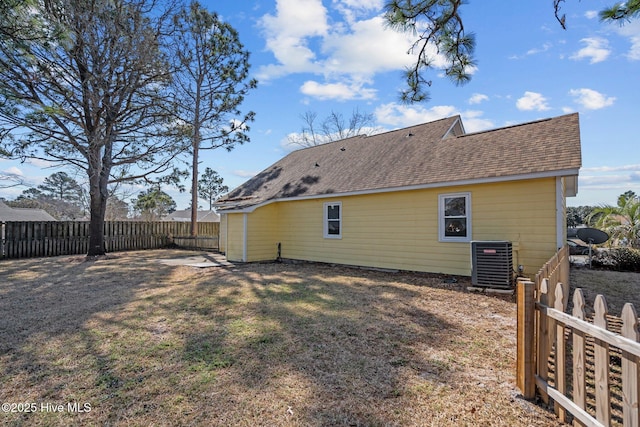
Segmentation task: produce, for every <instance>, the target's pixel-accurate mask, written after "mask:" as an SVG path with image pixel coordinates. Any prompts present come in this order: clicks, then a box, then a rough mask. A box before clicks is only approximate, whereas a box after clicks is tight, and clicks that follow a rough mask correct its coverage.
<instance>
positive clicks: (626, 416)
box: [621, 303, 640, 427]
mask: <svg viewBox="0 0 640 427" xmlns="http://www.w3.org/2000/svg"><path fill="white" fill-rule="evenodd" d="M621 317H622V336H623V337H625V338H628V339H630V340H631V341H636V342H638V341H640V333H639V332H638V315H637V314H636V310H635V308H634V307H633V304H629V303H627V304H625V305H624V307H623V308H622V315H621ZM621 364H622V378H629V379H630V380H629V381H624V382H623V383H622V420H623V424H624V425H625V426H632V427H638V426H639V425H640V410H639V409H638V405H639V402H638V396H640V371H639V368H638V365H639V364H640V357H638V356H636V355H633V354H631V353H629V352H627V351H624V350H623V351H622V362H621ZM633 378H636V381H635V384H634V381H633V380H632V379H633Z"/></svg>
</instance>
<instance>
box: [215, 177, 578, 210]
mask: <svg viewBox="0 0 640 427" xmlns="http://www.w3.org/2000/svg"><path fill="white" fill-rule="evenodd" d="M579 169H580V168H569V169H561V170H555V171H545V172H535V173H529V174H522V175H507V176H495V177H485V178H476V179H467V180H460V181H447V182H434V183H428V184H417V185H408V186H403V187H388V188H376V189H371V190H361V191H347V192H342V193H327V194H314V195H309V196H297V197H283V198H277V199H269V200H265V201H262V202H259V203H255V204H252V205H248V206H239V205H238V206H233V207H231V206H230V207H228V208H223V207H218V212H219V213H221V214H229V213H251V212H253V211H254V210H256V209H258V208H259V207H262V206H265V205H269V204H272V203H277V202H291V201H297V200H312V199H328V198H336V197H349V196H361V195H367V194H380V193H392V192H396V191H411V190H425V189H430V188H444V187H454V186H461V185H477V184H492V183H498V182H507V181H523V180H528V179H539V178H552V177H567V178H569V179H567V189H566V192H565V193H566V196H567V197H573V196H575V195H576V194H577V192H578V171H579Z"/></svg>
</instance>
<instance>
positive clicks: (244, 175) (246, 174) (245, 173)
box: [231, 169, 259, 178]
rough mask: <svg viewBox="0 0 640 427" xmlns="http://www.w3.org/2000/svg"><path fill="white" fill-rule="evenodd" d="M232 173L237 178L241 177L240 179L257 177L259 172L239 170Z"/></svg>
mask: <svg viewBox="0 0 640 427" xmlns="http://www.w3.org/2000/svg"><path fill="white" fill-rule="evenodd" d="M231 173H232V174H233V175H235V176H238V177H240V178H252V177H254V176H256V175H257V174H258V173H259V172H256V171H247V170H242V169H237V170H234V171H233V172H231Z"/></svg>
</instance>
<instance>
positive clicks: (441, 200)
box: [438, 192, 473, 242]
mask: <svg viewBox="0 0 640 427" xmlns="http://www.w3.org/2000/svg"><path fill="white" fill-rule="evenodd" d="M452 197H464V198H465V205H466V215H465V217H466V219H467V235H466V237H451V236H445V233H444V227H445V218H444V199H445V198H452ZM471 224H472V221H471V193H468V192H467V193H448V194H439V195H438V241H440V242H470V241H471V237H472V235H473V234H472V230H471Z"/></svg>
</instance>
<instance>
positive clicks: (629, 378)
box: [517, 247, 640, 427]
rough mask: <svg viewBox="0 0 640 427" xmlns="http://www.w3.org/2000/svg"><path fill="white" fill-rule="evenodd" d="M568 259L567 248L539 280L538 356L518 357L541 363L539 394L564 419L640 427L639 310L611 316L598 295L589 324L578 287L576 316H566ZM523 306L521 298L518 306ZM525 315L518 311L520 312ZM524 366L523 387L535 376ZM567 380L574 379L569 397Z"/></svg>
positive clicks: (537, 381) (629, 307)
mask: <svg viewBox="0 0 640 427" xmlns="http://www.w3.org/2000/svg"><path fill="white" fill-rule="evenodd" d="M566 255H567V250H566V247H565V248H563V250H561V251H559V252H558V254H557V255H556V256H554V257H553V258H552V259H550V261H549V263H547V264H545V265H544V266H543V268H541V269H540V271H539V273H538V274H537V275H536V290H537V295H536V302H535V311H536V313H535V316H534V317H535V319H536V324H535V334H534V337H535V345H534V346H533V347H532V348H533V351H534V352H536V354H534V355H532V356H528V355H526V354H523V355H518V356H519V358H522V359H523V360H524V359H526V358H535V359H536V361H537V363H536V372H535V373H534V374H533V376H534V382H535V385H536V388H537V391H538V392H539V394H540V395H541V397H542V398H543V400H544V401H545V402H548V401H549V398H550V399H552V400H553V402H554V407H555V409H556V413H557V414H558V416H559V417H560V418H561V419H563V417H564V416H565V415H566V414H565V411H567V412H569V413H571V415H573V417H574V418H573V423H574V425H582V426H584V425H586V426H610V425H611V423H612V421H614V420H615V422H616V423H619V422H620V421H622V425H623V426H625V427H627V426H632V427H640V419H639V418H640V413H639V411H640V410H639V408H638V398H639V396H640V332H639V331H638V317H637V314H636V311H635V308H634V307H633V305H632V304H625V306H624V309H623V313H622V315H621V317H620V318H617V317H615V316H609V315H608V313H607V304H606V300H605V298H604V297H603V296H602V295H598V296H597V297H596V299H595V302H594V313H595V314H594V317H593V323H589V322H587V321H586V315H585V311H586V310H585V300H584V295H583V292H582V290H581V289H579V288H578V289H576V290H575V292H574V294H573V311H572V314H568V313H565V312H564V310H565V309H566V307H567V303H568V300H569V297H570V295H569V294H568V289H569V287H568V283H564V282H562V280H564V279H565V278H567V277H568V271H569V263H568V257H567V256H566ZM565 292H567V293H565ZM521 303H522V301H521V299H520V298H519V299H518V305H520V304H521ZM522 310H525V309H524V308H521V307H520V306H518V313H520V312H521V311H522ZM620 326H621V327H620ZM609 329H612V330H615V331H616V332H613V331H612V330H609ZM618 331H620V333H617V332H618ZM522 336H526V335H524V334H523V335H520V334H518V349H520V348H524V346H523V345H522V344H521V343H520V339H521V337H522ZM569 357H571V361H569V360H568V358H569ZM569 364H571V365H570V366H569ZM521 365H524V364H518V369H519V371H518V377H517V379H518V384H519V385H522V384H528V381H529V379H528V376H527V375H530V374H529V373H528V371H527V370H526V369H523V367H522V366H521ZM567 368H568V369H567ZM521 376H522V378H521ZM568 376H572V379H571V382H570V383H571V384H572V387H571V390H570V395H569V393H568V390H567V387H566V386H567V384H568V383H569V381H568ZM549 378H552V379H553V380H552V381H551V380H549ZM521 390H523V387H521ZM523 392H524V390H523ZM594 400H595V401H594Z"/></svg>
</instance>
